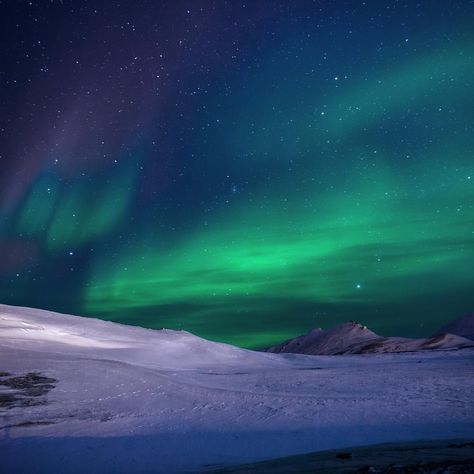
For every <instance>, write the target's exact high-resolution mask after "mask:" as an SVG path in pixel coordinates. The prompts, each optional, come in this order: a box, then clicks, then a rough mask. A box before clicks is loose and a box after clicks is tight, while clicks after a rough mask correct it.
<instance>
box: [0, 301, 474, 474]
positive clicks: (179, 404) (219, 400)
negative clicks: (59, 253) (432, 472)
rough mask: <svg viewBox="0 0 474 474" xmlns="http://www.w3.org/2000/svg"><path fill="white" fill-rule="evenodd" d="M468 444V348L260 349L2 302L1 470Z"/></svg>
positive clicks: (146, 466) (189, 466)
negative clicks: (325, 352) (342, 352)
mask: <svg viewBox="0 0 474 474" xmlns="http://www.w3.org/2000/svg"><path fill="white" fill-rule="evenodd" d="M28 373H35V374H39V375H36V376H31V375H30V376H27V374H28ZM15 377H20V379H15V380H13V379H14V378H15ZM35 377H36V378H35ZM41 377H47V378H48V379H41ZM12 380H13V382H12ZM5 381H6V383H5ZM35 384H36V385H35ZM41 384H43V389H41V388H40V389H39V390H37V391H36V392H35V390H34V389H31V386H36V387H41ZM28 387H30V388H28ZM33 388H34V387H33ZM2 401H3V403H2ZM473 436H474V351H473V350H472V349H463V350H459V351H423V352H414V353H404V354H369V355H347V356H302V355H290V354H286V355H285V354H270V353H259V352H253V351H247V350H243V349H239V348H236V347H232V346H228V345H225V344H217V343H213V342H209V341H206V340H204V339H200V338H198V337H196V336H193V335H191V334H189V333H187V332H176V331H167V330H163V331H153V330H146V329H141V328H135V327H129V326H123V325H119V324H115V323H110V322H104V321H99V320H93V319H89V318H80V317H77V316H66V315H61V314H57V313H49V312H45V311H40V310H34V309H27V308H17V307H10V306H2V305H0V460H1V461H0V463H1V464H0V470H1V471H2V472H5V473H10V472H61V473H67V472H147V471H149V472H175V471H192V470H199V469H203V468H207V467H209V466H216V465H229V464H237V463H248V462H254V461H259V460H264V459H270V458H276V457H282V456H288V455H292V454H299V453H305V452H312V451H321V450H326V449H332V448H343V447H349V446H358V445H359V446H360V445H368V444H374V443H382V442H391V441H410V440H418V439H423V440H435V439H450V438H453V439H454V438H472V437H473Z"/></svg>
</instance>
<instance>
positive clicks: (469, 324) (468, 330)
mask: <svg viewBox="0 0 474 474" xmlns="http://www.w3.org/2000/svg"><path fill="white" fill-rule="evenodd" d="M446 333H449V334H456V335H458V336H461V337H465V338H467V339H471V340H473V341H474V313H469V314H465V315H464V316H461V317H460V318H458V319H455V320H454V321H451V322H450V323H448V324H446V325H445V326H443V327H442V328H441V329H440V330H439V332H438V334H446Z"/></svg>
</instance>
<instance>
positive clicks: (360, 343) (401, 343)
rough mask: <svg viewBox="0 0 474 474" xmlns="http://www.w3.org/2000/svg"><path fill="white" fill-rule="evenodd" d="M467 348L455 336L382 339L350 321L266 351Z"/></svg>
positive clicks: (326, 352) (468, 344)
mask: <svg viewBox="0 0 474 474" xmlns="http://www.w3.org/2000/svg"><path fill="white" fill-rule="evenodd" d="M463 327H465V326H463ZM467 347H474V341H472V340H470V339H466V338H465V337H461V336H458V335H456V334H449V333H446V332H442V333H439V334H437V335H435V336H432V337H428V338H422V339H410V338H404V337H382V336H379V335H378V334H376V333H374V332H373V331H371V330H370V329H368V328H367V327H366V326H363V325H362V324H359V323H356V322H354V321H351V322H347V323H343V324H339V325H337V326H335V327H333V328H330V329H320V328H319V329H314V330H312V331H310V332H309V333H307V334H304V335H302V336H298V337H295V338H294V339H290V340H288V341H285V342H283V343H282V344H278V345H276V346H272V347H270V348H268V349H267V352H271V353H293V354H308V355H341V354H368V353H382V352H414V351H422V350H433V349H437V350H452V349H462V348H467Z"/></svg>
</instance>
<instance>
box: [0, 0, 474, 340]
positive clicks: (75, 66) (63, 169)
mask: <svg viewBox="0 0 474 474" xmlns="http://www.w3.org/2000/svg"><path fill="white" fill-rule="evenodd" d="M0 18H1V19H0V22H1V26H2V28H1V32H0V35H1V37H2V45H3V48H2V53H1V55H2V60H1V70H0V81H1V93H0V100H1V110H2V113H1V114H0V122H1V124H0V130H1V136H0V144H1V147H0V154H1V156H0V258H1V260H0V301H1V302H2V303H7V304H17V305H22V306H34V307H40V308H44V309H52V310H58V311H63V312H67V313H72V314H82V315H90V316H98V317H101V318H104V319H112V320H116V321H120V322H126V323H130V324H138V325H142V326H146V327H154V328H161V327H168V328H173V329H174V328H178V329H185V330H188V331H190V332H193V333H195V334H197V335H200V336H203V337H207V338H210V339H213V340H219V341H225V342H230V343H233V344H238V345H241V346H245V347H262V346H264V345H270V344H273V343H276V342H279V341H281V340H282V339H285V338H289V337H293V336H295V335H297V334H301V333H303V332H305V331H307V330H309V329H310V328H312V327H317V326H322V327H328V326H331V325H333V324H336V323H339V322H341V321H344V320H348V319H356V320H360V321H362V322H364V324H367V325H369V326H370V327H371V329H373V330H375V331H376V332H380V333H382V334H386V335H392V334H396V335H406V336H418V335H424V334H429V333H430V332H432V331H434V330H436V329H437V328H438V327H439V326H440V325H441V324H442V323H444V322H446V321H448V320H450V319H452V318H454V317H457V316H460V315H461V314H463V313H464V312H468V311H472V310H473V309H474V277H473V274H474V273H473V268H474V113H473V111H474V28H473V25H474V4H473V3H472V2H470V1H468V0H466V1H446V2H437V1H420V2H416V3H413V2H409V1H365V2H364V1H357V2H356V1H303V0H302V1H295V2H287V1H276V0H272V1H258V2H245V1H235V2H234V1H224V0H221V1H218V0H215V1H201V2H183V1H169V2H168V1H128V0H124V1H120V2H117V1H110V2H105V1H104V2H101V1H85V0H84V1H81V0H79V1H72V0H63V1H46V0H44V1H31V2H28V1H24V2H23V1H21V2H16V1H10V2H9V1H6V2H1V3H0Z"/></svg>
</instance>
